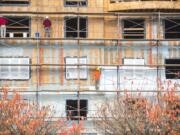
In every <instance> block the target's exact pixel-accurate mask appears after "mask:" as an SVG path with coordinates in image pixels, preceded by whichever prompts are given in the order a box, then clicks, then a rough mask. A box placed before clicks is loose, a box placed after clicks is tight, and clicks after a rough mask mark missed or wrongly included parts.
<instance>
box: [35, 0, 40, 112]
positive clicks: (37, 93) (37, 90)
mask: <svg viewBox="0 0 180 135" xmlns="http://www.w3.org/2000/svg"><path fill="white" fill-rule="evenodd" d="M38 7H39V2H37V9H36V11H37V12H38V11H39V9H38ZM36 17H37V25H36V26H37V27H36V30H37V31H38V28H39V25H38V17H39V16H38V14H37V16H36ZM36 64H37V65H39V39H38V38H36ZM39 68H41V67H40V66H36V75H37V77H36V78H37V79H36V81H37V82H36V104H37V110H38V109H39V76H40V75H39V71H40V70H39Z"/></svg>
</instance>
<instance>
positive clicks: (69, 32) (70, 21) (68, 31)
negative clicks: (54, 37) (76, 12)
mask: <svg viewBox="0 0 180 135" xmlns="http://www.w3.org/2000/svg"><path fill="white" fill-rule="evenodd" d="M65 37H67V38H86V37H87V18H86V17H65Z"/></svg>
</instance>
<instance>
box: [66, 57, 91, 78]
mask: <svg viewBox="0 0 180 135" xmlns="http://www.w3.org/2000/svg"><path fill="white" fill-rule="evenodd" d="M68 58H70V59H77V60H78V57H68V56H67V57H65V58H64V61H65V64H66V63H67V62H66V61H67V59H68ZM81 58H82V59H84V58H85V59H86V64H87V63H88V59H87V57H86V56H82V57H80V58H79V59H81ZM80 64H82V63H80ZM67 67H68V66H67V64H66V66H65V68H66V69H65V78H66V80H78V79H79V80H87V79H88V67H87V65H84V66H82V67H84V68H85V70H86V75H85V76H86V77H85V78H81V76H80V77H79V78H78V76H77V77H74V78H68V77H67ZM69 67H72V66H69ZM73 67H75V66H73ZM84 68H83V69H84ZM76 69H77V71H78V66H76ZM79 69H80V71H81V66H79ZM79 73H80V72H79Z"/></svg>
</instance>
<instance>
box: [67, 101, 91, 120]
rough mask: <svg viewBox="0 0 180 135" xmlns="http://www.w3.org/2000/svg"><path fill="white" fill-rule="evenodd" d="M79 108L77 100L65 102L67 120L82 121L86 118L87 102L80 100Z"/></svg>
mask: <svg viewBox="0 0 180 135" xmlns="http://www.w3.org/2000/svg"><path fill="white" fill-rule="evenodd" d="M79 107H80V108H78V100H66V116H67V119H68V120H83V119H86V118H87V109H88V101H87V100H80V105H79ZM78 110H79V114H78Z"/></svg>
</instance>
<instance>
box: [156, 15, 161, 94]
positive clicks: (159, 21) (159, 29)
mask: <svg viewBox="0 0 180 135" xmlns="http://www.w3.org/2000/svg"><path fill="white" fill-rule="evenodd" d="M157 26H158V27H157V30H158V33H157V38H158V39H157V41H156V42H157V43H156V47H157V49H156V51H157V55H156V57H157V60H156V63H157V97H159V94H160V93H159V92H160V91H159V39H160V38H161V14H160V12H158V24H157Z"/></svg>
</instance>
